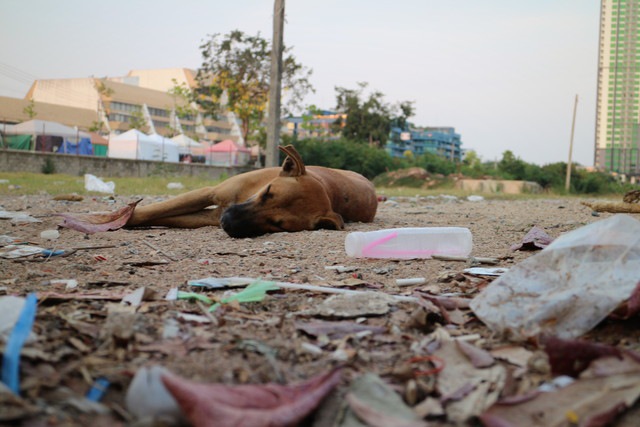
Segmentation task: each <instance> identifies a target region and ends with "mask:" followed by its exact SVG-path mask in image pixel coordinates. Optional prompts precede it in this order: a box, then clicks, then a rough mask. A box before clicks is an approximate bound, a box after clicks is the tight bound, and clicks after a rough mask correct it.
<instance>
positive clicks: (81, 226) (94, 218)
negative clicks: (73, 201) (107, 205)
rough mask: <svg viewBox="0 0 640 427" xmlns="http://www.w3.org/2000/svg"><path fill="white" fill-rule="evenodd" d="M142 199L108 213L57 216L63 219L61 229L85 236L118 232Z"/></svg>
mask: <svg viewBox="0 0 640 427" xmlns="http://www.w3.org/2000/svg"><path fill="white" fill-rule="evenodd" d="M141 201H142V199H140V200H137V201H135V202H132V203H129V204H128V205H127V206H125V207H123V208H120V209H118V210H117V211H115V212H110V213H92V214H72V213H63V214H57V215H58V216H61V217H62V218H64V220H63V221H62V223H61V224H60V226H61V227H66V228H71V229H72V230H76V231H80V232H82V233H86V234H93V233H98V232H102V231H113V230H118V229H120V228H122V227H124V226H125V224H126V223H127V221H129V218H130V217H131V215H132V214H133V211H134V210H135V208H136V206H137V205H138V203H140V202H141Z"/></svg>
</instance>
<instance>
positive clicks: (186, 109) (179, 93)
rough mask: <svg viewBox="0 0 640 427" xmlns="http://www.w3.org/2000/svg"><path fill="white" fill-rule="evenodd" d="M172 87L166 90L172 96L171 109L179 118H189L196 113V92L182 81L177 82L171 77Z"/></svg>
mask: <svg viewBox="0 0 640 427" xmlns="http://www.w3.org/2000/svg"><path fill="white" fill-rule="evenodd" d="M171 82H172V83H173V87H171V89H169V90H168V91H167V93H168V94H169V95H171V96H172V97H173V109H174V110H175V111H176V115H177V116H178V117H179V118H181V119H191V118H193V117H195V116H196V115H197V114H198V109H197V108H196V107H194V103H195V102H196V99H197V96H196V93H195V92H194V91H193V90H192V89H191V88H190V87H188V86H187V85H186V84H185V83H184V82H182V83H180V84H178V81H177V80H176V79H171Z"/></svg>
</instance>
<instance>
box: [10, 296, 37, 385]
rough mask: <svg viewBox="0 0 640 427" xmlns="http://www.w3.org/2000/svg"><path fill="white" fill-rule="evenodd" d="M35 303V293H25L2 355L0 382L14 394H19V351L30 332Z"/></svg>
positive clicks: (34, 315) (35, 308)
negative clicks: (0, 378)
mask: <svg viewBox="0 0 640 427" xmlns="http://www.w3.org/2000/svg"><path fill="white" fill-rule="evenodd" d="M37 305H38V298H37V297H36V294H34V293H31V294H29V295H27V298H26V299H25V302H24V306H23V307H22V310H21V312H20V316H19V317H18V319H17V321H16V323H15V326H14V328H13V330H12V331H11V334H10V335H9V339H8V340H7V345H6V346H5V349H4V354H3V357H2V382H3V383H4V384H5V385H6V386H7V387H9V389H10V390H11V391H12V392H13V393H15V394H20V353H21V352H22V347H23V346H24V343H25V342H26V341H27V338H28V337H29V335H30V334H31V328H32V327H33V322H34V320H35V317H36V310H37Z"/></svg>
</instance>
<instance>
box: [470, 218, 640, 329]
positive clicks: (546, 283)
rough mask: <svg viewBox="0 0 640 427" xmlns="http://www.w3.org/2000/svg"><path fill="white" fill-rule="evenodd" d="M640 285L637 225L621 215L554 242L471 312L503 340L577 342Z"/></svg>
mask: <svg viewBox="0 0 640 427" xmlns="http://www.w3.org/2000/svg"><path fill="white" fill-rule="evenodd" d="M639 282H640V221H637V220H636V219H634V218H632V217H631V216H629V215H623V214H619V215H614V216H612V217H610V218H607V219H604V220H601V221H598V222H595V223H593V224H590V225H587V226H584V227H581V228H578V229H576V230H574V231H571V232H569V233H567V234H564V235H562V236H561V237H559V238H557V239H556V240H555V241H554V242H553V243H551V244H550V245H549V246H547V247H546V248H545V249H544V250H542V251H541V252H539V253H538V254H536V255H534V256H532V257H530V258H528V259H526V260H525V261H523V262H521V263H519V264H518V265H516V266H515V267H513V268H511V269H509V271H508V272H507V273H505V274H504V275H502V276H501V277H500V278H498V279H496V280H495V281H494V282H492V283H491V284H490V285H489V286H487V287H486V288H485V289H484V290H483V291H482V292H480V294H479V295H478V296H477V297H476V298H474V299H473V300H472V302H471V309H472V310H473V311H474V312H475V314H476V315H477V316H478V318H480V320H482V321H483V322H484V323H485V324H486V325H487V326H488V327H489V328H490V329H491V330H492V331H494V332H496V333H498V334H500V335H502V336H503V337H505V338H507V339H512V340H525V339H527V338H530V337H534V336H538V335H554V336H558V337H560V338H576V337H578V336H580V335H582V334H584V333H586V332H588V331H589V330H590V329H592V328H593V327H594V326H596V325H597V324H598V323H600V322H601V321H602V320H603V319H604V318H605V317H607V315H609V314H610V313H611V312H612V311H614V310H615V309H616V308H617V307H618V305H620V304H621V303H623V302H624V301H626V300H627V299H628V298H629V297H630V296H631V294H632V293H633V291H634V289H635V288H636V285H638V283H639Z"/></svg>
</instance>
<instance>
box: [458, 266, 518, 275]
mask: <svg viewBox="0 0 640 427" xmlns="http://www.w3.org/2000/svg"><path fill="white" fill-rule="evenodd" d="M463 271H464V272H465V273H468V274H473V275H475V276H501V275H503V274H504V273H506V272H507V271H509V269H508V268H500V267H496V268H482V267H471V268H465V269H464V270H463Z"/></svg>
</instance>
